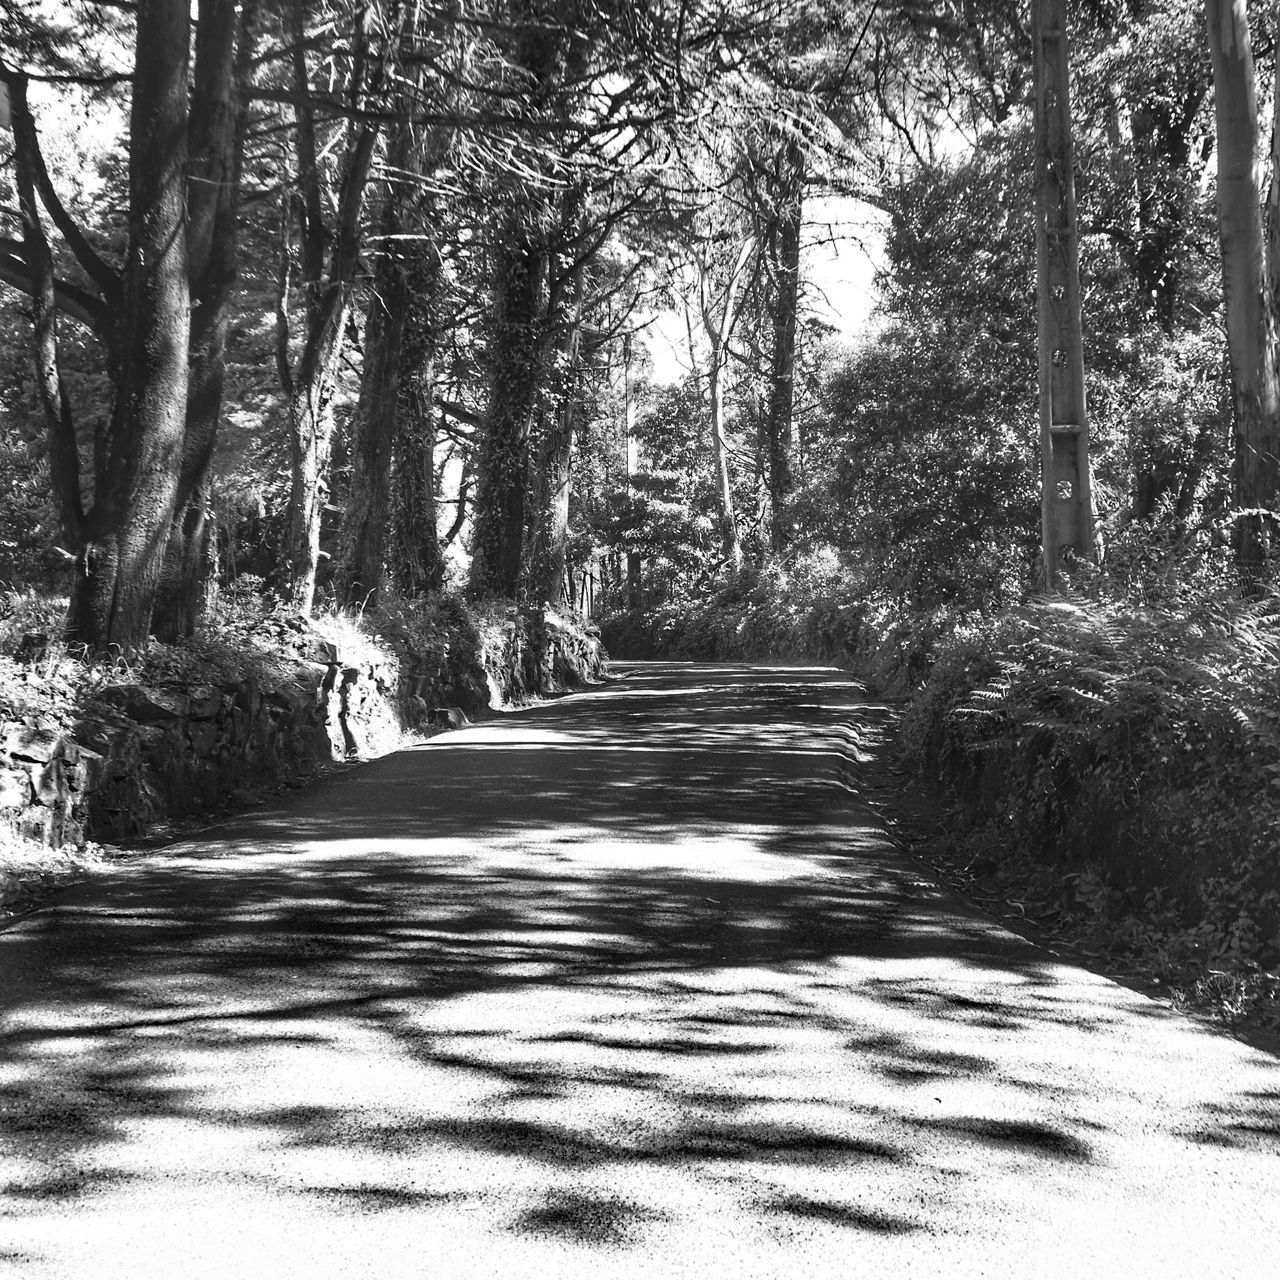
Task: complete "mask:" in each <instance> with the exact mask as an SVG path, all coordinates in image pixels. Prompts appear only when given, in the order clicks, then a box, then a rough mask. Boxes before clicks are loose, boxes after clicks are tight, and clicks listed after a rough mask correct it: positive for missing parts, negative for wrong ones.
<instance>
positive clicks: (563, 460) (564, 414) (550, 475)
mask: <svg viewBox="0 0 1280 1280" xmlns="http://www.w3.org/2000/svg"><path fill="white" fill-rule="evenodd" d="M570 200H571V201H572V205H573V212H571V213H569V214H568V215H567V218H566V221H567V222H569V223H571V222H572V220H573V219H574V218H575V217H576V208H577V203H578V202H577V201H576V199H574V198H573V197H572V196H571V197H570ZM569 230H570V236H571V237H572V234H573V230H574V229H573V228H572V227H570V228H569ZM571 243H572V239H571ZM570 252H572V250H570ZM585 280H586V269H585V264H583V263H581V262H579V263H578V264H577V265H576V267H574V268H573V269H572V270H571V271H570V273H569V278H568V279H567V280H566V281H565V282H564V283H563V285H562V286H561V288H559V289H557V290H556V292H557V293H559V294H560V295H561V297H560V298H559V299H557V300H556V301H554V302H553V303H552V305H551V311H552V319H553V323H554V324H555V325H556V327H557V329H558V331H559V336H558V343H557V346H558V350H557V353H556V357H557V358H556V362H555V363H556V371H557V377H556V386H555V387H554V388H553V391H554V394H553V396H551V397H549V399H550V400H551V401H552V403H551V404H550V405H549V406H548V412H547V424H546V429H545V431H544V434H543V438H542V441H541V447H540V448H539V450H538V469H537V475H536V476H535V478H534V479H535V486H536V491H537V507H536V509H535V513H534V521H533V537H532V545H531V548H530V556H529V596H530V599H531V600H532V602H533V603H534V604H544V605H549V606H550V607H552V608H555V607H556V606H557V605H558V604H559V602H560V599H561V596H562V594H563V589H564V577H565V562H566V555H567V551H568V545H569V492H570V483H571V475H570V471H571V462H572V458H573V434H574V427H575V422H576V419H577V414H578V394H579V386H578V375H579V369H580V365H581V352H582V305H583V293H584V289H585ZM565 294H567V295H568V296H567V297H565V296H564V295H565Z"/></svg>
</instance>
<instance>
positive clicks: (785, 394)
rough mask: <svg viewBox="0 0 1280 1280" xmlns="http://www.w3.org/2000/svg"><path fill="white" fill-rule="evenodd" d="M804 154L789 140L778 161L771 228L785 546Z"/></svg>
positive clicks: (773, 462)
mask: <svg viewBox="0 0 1280 1280" xmlns="http://www.w3.org/2000/svg"><path fill="white" fill-rule="evenodd" d="M803 166H804V158H803V156H802V154H801V152H800V147H799V144H798V143H797V142H795V140H794V139H793V140H792V141H790V142H789V143H788V144H787V146H786V148H785V150H784V153H783V155H782V157H781V159H780V162H779V185H780V196H781V199H780V202H779V208H778V210H777V214H776V217H775V221H774V225H773V227H772V229H771V230H772V237H771V238H772V240H773V243H772V246H771V249H772V253H771V257H772V260H773V261H772V266H773V270H772V276H773V280H772V285H773V289H772V297H771V298H770V302H771V304H772V305H771V306H770V311H771V312H772V317H771V318H772V322H773V323H772V338H773V350H772V351H771V353H770V369H769V401H768V405H767V408H766V411H765V443H766V448H767V450H768V463H769V511H770V523H769V534H770V545H771V546H772V547H773V549H774V551H778V552H781V551H785V550H786V548H787V547H788V546H789V545H790V543H791V536H792V531H791V521H790V516H789V514H788V510H787V507H788V504H789V503H790V501H791V493H792V490H793V489H794V487H795V480H794V477H793V475H792V470H791V425H792V417H793V414H794V409H795V373H796V310H797V302H798V299H799V294H800V231H801V227H802V225H803V218H804V185H803V184H804V167H803Z"/></svg>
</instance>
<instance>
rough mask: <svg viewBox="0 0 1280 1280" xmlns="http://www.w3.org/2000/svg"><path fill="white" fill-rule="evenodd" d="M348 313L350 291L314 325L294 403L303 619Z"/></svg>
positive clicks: (295, 601) (296, 598) (287, 564)
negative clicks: (335, 389)
mask: <svg viewBox="0 0 1280 1280" xmlns="http://www.w3.org/2000/svg"><path fill="white" fill-rule="evenodd" d="M339 295H340V296H339ZM348 307H349V296H348V289H347V288H346V287H345V286H340V287H338V288H336V289H335V290H334V296H332V297H330V298H329V299H328V305H327V306H325V307H324V308H323V311H322V313H321V314H320V315H319V316H318V317H317V318H316V319H315V321H314V322H313V324H312V327H311V332H310V333H309V335H308V338H307V344H306V350H305V353H304V356H303V360H302V371H301V373H300V375H298V376H297V377H296V378H295V381H294V389H293V395H292V396H291V397H290V399H289V417H288V422H289V461H290V468H289V507H288V527H287V529H286V533H285V539H286V541H285V555H284V566H283V568H284V585H285V591H286V595H287V598H288V600H289V603H290V604H291V605H292V606H293V608H294V609H295V610H296V611H297V612H298V613H300V614H309V613H310V612H311V608H312V605H313V604H314V602H315V591H316V574H317V572H318V571H319V568H320V523H321V518H322V516H323V514H324V508H325V504H326V503H327V502H328V499H329V458H330V454H331V453H332V449H333V426H334V422H333V393H334V386H335V382H336V380H337V370H338V360H339V358H340V357H341V355H342V338H343V333H344V331H345V329H346V324H347V312H348Z"/></svg>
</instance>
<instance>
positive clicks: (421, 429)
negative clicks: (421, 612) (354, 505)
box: [388, 197, 445, 596]
mask: <svg viewBox="0 0 1280 1280" xmlns="http://www.w3.org/2000/svg"><path fill="white" fill-rule="evenodd" d="M436 215H437V210H436V209H435V208H434V206H433V204H432V203H431V201H430V199H429V198H428V197H423V199H422V202H421V205H420V207H419V210H418V217H417V224H418V231H417V234H418V236H419V237H420V238H419V239H418V240H416V241H414V243H413V247H412V248H411V249H410V250H409V258H408V266H409V279H408V300H407V302H406V306H405V325H404V335H403V342H402V350H401V378H400V394H399V397H398V399H397V404H396V421H395V437H394V440H393V442H392V453H393V456H394V459H395V468H394V480H393V483H392V488H391V494H390V521H389V530H388V537H389V538H390V539H391V540H392V541H393V542H394V544H395V547H396V552H395V560H396V568H395V577H396V580H397V581H398V582H399V584H400V586H401V588H402V589H403V590H404V591H405V592H407V593H408V594H409V595H411V596H418V595H422V594H424V593H425V592H428V591H436V590H438V589H439V588H440V586H441V585H442V584H443V582H444V573H445V564H444V555H443V553H442V552H441V549H440V534H439V528H438V522H437V512H436V425H435V378H436V352H437V348H438V346H439V343H440V318H439V308H440V288H441V280H442V266H441V260H440V250H439V247H438V246H437V245H436V242H435V240H434V238H433V236H434V228H435V225H436V221H437V218H436Z"/></svg>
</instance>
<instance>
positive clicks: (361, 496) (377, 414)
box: [336, 124, 412, 609]
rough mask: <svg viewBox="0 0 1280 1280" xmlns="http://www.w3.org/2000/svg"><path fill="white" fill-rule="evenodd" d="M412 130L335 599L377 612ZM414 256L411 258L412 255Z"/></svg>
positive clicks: (388, 215) (402, 139)
mask: <svg viewBox="0 0 1280 1280" xmlns="http://www.w3.org/2000/svg"><path fill="white" fill-rule="evenodd" d="M407 153H408V127H407V126H406V125H403V124H402V125H400V126H399V127H398V129H397V136H396V138H395V141H394V143H393V145H392V148H391V154H390V156H389V157H388V160H389V163H390V165H391V166H392V168H393V169H394V170H395V171H396V176H395V177H393V179H392V180H391V182H390V183H389V184H388V187H387V196H386V201H385V203H384V204H383V211H382V247H381V251H380V254H379V257H378V264H377V268H376V270H375V273H374V277H373V291H372V294H371V296H370V298H369V311H368V317H367V319H366V321H365V329H364V368H363V371H362V374H361V379H360V398H359V401H358V403H357V405H356V414H355V420H354V422H353V424H352V428H351V482H350V487H349V489H348V491H347V497H346V503H345V506H344V512H343V520H342V531H341V535H340V538H339V543H340V547H341V552H340V557H341V558H340V562H339V565H338V573H337V582H336V585H337V591H338V597H339V599H341V600H342V601H343V602H344V603H346V604H357V605H363V606H364V607H365V608H368V609H376V608H377V605H378V593H379V591H380V590H381V589H382V580H383V574H384V570H385V564H386V555H387V530H388V515H389V512H390V504H391V450H392V444H393V441H394V439H395V433H396V421H397V416H398V413H399V406H400V397H401V361H402V358H403V355H404V337H405V318H406V312H407V310H408V308H409V302H410V291H409V271H408V264H407V262H406V250H405V247H404V244H403V243H402V241H401V239H400V235H401V231H402V230H403V226H404V218H403V216H402V204H403V192H404V186H403V182H402V181H401V180H400V178H399V176H398V175H399V173H400V172H401V171H403V169H404V167H405V160H406V158H407ZM409 252H412V251H409Z"/></svg>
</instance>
